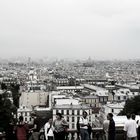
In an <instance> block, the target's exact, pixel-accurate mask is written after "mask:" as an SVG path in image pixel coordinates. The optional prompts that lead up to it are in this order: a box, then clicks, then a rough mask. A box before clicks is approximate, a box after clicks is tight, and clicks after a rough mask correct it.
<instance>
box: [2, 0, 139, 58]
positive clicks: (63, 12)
mask: <svg viewBox="0 0 140 140" xmlns="http://www.w3.org/2000/svg"><path fill="white" fill-rule="evenodd" d="M14 56H30V57H37V58H39V57H40V58H41V57H58V58H88V57H89V56H90V57H91V58H93V59H116V58H117V59H130V58H131V59H133V58H140V0H1V1H0V57H4V58H9V57H14Z"/></svg>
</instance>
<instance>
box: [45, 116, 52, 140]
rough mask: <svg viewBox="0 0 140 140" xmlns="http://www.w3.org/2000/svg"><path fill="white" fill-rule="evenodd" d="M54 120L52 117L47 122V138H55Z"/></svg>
mask: <svg viewBox="0 0 140 140" xmlns="http://www.w3.org/2000/svg"><path fill="white" fill-rule="evenodd" d="M52 122H53V120H52V118H50V119H49V121H48V122H47V123H46V124H45V126H44V129H45V138H46V140H53V137H54V134H53V130H54V128H53V124H52Z"/></svg>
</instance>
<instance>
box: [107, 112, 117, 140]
mask: <svg viewBox="0 0 140 140" xmlns="http://www.w3.org/2000/svg"><path fill="white" fill-rule="evenodd" d="M107 119H108V120H109V127H108V140H115V133H116V132H115V122H114V120H113V114H112V113H108V115H107Z"/></svg>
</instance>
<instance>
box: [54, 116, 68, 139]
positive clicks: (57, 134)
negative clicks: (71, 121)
mask: <svg viewBox="0 0 140 140" xmlns="http://www.w3.org/2000/svg"><path fill="white" fill-rule="evenodd" d="M67 126H68V124H67V122H66V121H65V119H64V118H63V117H62V114H61V113H57V114H56V119H55V120H54V121H53V127H54V139H55V140H65V136H66V132H65V128H66V127H67Z"/></svg>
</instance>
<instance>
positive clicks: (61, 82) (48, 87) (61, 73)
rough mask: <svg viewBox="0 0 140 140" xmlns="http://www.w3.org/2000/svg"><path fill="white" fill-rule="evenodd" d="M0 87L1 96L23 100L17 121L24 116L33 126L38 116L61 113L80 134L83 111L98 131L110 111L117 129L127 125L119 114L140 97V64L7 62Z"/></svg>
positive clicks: (2, 66) (0, 74)
mask: <svg viewBox="0 0 140 140" xmlns="http://www.w3.org/2000/svg"><path fill="white" fill-rule="evenodd" d="M0 83H1V90H0V94H1V95H7V98H8V99H10V101H11V103H14V102H15V99H14V98H13V93H16V94H17V95H18V101H19V103H18V106H17V112H15V114H14V113H13V116H14V117H15V118H16V117H19V116H20V115H22V116H23V117H24V121H25V122H27V123H29V124H30V123H31V122H32V117H31V114H32V113H35V114H37V115H38V117H39V118H40V119H44V120H45V121H47V120H48V119H49V118H50V117H52V118H53V119H55V117H56V113H58V112H60V113H62V114H63V117H64V118H65V120H66V121H67V122H68V124H69V129H70V130H72V129H74V130H75V129H76V123H77V121H78V119H79V117H80V116H82V112H83V111H87V113H88V119H89V122H90V124H91V126H92V127H94V128H95V127H102V124H103V121H104V120H105V119H106V116H107V114H108V113H110V112H111V113H113V114H114V116H115V121H116V125H117V126H119V125H120V126H123V125H124V122H125V120H126V119H124V116H118V114H119V113H120V112H121V111H122V110H123V108H124V105H125V102H126V100H127V99H131V98H134V97H135V96H137V95H139V94H140V61H91V60H90V63H88V62H87V61H86V63H85V61H78V62H73V61H61V60H60V61H59V60H57V61H54V62H51V63H50V62H44V63H41V64H40V63H37V62H34V61H31V60H30V62H28V61H27V62H26V61H25V62H21V63H20V62H18V63H17V62H11V61H7V62H5V63H1V64H0ZM13 85H14V86H13ZM16 85H18V86H19V90H17V91H18V92H15V91H16V90H15V91H14V87H16ZM11 87H12V88H11ZM121 117H122V119H121ZM45 121H44V122H45ZM42 127H43V123H42Z"/></svg>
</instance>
